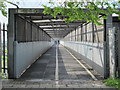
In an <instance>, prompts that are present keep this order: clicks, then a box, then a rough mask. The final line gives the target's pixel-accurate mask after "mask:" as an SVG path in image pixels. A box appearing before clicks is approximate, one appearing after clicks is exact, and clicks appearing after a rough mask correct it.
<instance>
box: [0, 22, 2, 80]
mask: <svg viewBox="0 0 120 90" xmlns="http://www.w3.org/2000/svg"><path fill="white" fill-rule="evenodd" d="M1 54H2V49H1V23H0V73H1V71H2V66H1V65H2V64H1ZM0 79H1V76H0Z"/></svg>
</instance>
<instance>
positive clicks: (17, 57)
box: [8, 8, 120, 81]
mask: <svg viewBox="0 0 120 90" xmlns="http://www.w3.org/2000/svg"><path fill="white" fill-rule="evenodd" d="M43 10H44V9H40V8H38V9H9V25H8V78H9V79H16V80H25V81H41V80H53V81H59V80H80V81H94V80H102V79H103V78H108V77H110V76H111V77H114V76H115V75H116V72H118V74H119V72H120V68H119V66H120V65H119V64H120V63H119V62H118V60H119V56H118V55H117V54H116V52H117V51H116V50H117V48H118V53H119V51H120V50H119V47H118V43H119V40H118V42H117V43H115V42H113V40H114V41H115V40H117V38H118V37H119V35H117V34H115V33H114V32H113V31H115V32H117V30H118V29H117V27H118V26H117V25H118V23H119V20H118V19H117V17H112V16H111V15H109V16H108V19H106V20H101V21H100V22H101V23H103V24H104V25H103V26H98V25H95V24H94V23H89V22H85V21H80V20H78V21H73V22H69V23H65V21H64V20H63V19H64V17H65V16H61V15H58V16H57V18H56V19H54V18H53V17H52V16H50V15H44V14H43V13H42V12H43ZM112 30H113V31H112ZM114 35H115V36H114ZM118 76H119V75H118Z"/></svg>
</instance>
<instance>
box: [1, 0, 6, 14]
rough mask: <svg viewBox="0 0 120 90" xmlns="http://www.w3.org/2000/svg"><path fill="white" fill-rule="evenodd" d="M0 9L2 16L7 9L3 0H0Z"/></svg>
mask: <svg viewBox="0 0 120 90" xmlns="http://www.w3.org/2000/svg"><path fill="white" fill-rule="evenodd" d="M0 11H1V12H2V14H3V15H4V16H7V9H6V4H5V1H4V0H0Z"/></svg>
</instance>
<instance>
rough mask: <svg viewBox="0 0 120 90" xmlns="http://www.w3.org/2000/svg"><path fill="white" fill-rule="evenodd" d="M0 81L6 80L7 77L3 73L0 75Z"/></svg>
mask: <svg viewBox="0 0 120 90" xmlns="http://www.w3.org/2000/svg"><path fill="white" fill-rule="evenodd" d="M0 77H1V79H8V76H7V75H6V74H4V73H0Z"/></svg>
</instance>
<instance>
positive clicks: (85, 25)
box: [85, 24, 87, 42]
mask: <svg viewBox="0 0 120 90" xmlns="http://www.w3.org/2000/svg"><path fill="white" fill-rule="evenodd" d="M85 41H86V42H87V24H86V25H85Z"/></svg>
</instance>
